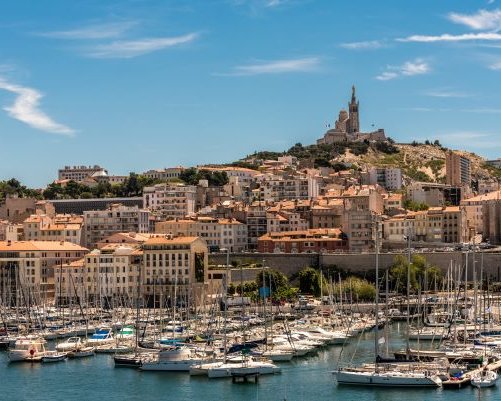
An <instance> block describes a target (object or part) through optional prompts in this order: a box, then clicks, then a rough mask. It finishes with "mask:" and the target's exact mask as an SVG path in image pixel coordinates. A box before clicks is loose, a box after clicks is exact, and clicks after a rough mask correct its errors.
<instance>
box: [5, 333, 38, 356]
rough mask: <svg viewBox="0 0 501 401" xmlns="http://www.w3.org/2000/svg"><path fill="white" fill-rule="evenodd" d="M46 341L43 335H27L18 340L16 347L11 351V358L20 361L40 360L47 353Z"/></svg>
mask: <svg viewBox="0 0 501 401" xmlns="http://www.w3.org/2000/svg"><path fill="white" fill-rule="evenodd" d="M45 344H46V341H45V339H44V338H43V337H37V336H25V337H19V338H18V339H17V340H16V343H15V345H14V349H11V350H10V351H9V360H10V361H11V362H18V361H30V362H35V361H40V360H41V359H42V356H44V355H45V354H46V350H45Z"/></svg>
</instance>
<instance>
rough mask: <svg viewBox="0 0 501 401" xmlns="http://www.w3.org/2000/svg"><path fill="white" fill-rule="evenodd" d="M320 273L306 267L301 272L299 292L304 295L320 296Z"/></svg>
mask: <svg viewBox="0 0 501 401" xmlns="http://www.w3.org/2000/svg"><path fill="white" fill-rule="evenodd" d="M320 280H321V276H320V272H319V271H317V270H315V269H313V268H311V267H306V268H304V269H303V270H301V271H300V272H299V291H300V292H301V293H303V294H312V295H314V296H316V297H318V296H320V287H321V285H320V283H321V281H320Z"/></svg>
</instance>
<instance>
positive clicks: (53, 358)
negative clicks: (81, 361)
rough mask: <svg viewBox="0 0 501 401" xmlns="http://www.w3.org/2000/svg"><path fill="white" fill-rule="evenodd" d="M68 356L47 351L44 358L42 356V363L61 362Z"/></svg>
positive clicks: (64, 353) (63, 353)
mask: <svg viewBox="0 0 501 401" xmlns="http://www.w3.org/2000/svg"><path fill="white" fill-rule="evenodd" d="M67 357H68V354H67V353H66V352H59V351H47V352H46V353H45V355H44V356H42V362H43V363H53V362H62V361H64V360H66V358H67Z"/></svg>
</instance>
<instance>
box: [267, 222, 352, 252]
mask: <svg viewBox="0 0 501 401" xmlns="http://www.w3.org/2000/svg"><path fill="white" fill-rule="evenodd" d="M348 250H349V246H348V237H347V236H346V235H345V234H344V233H343V232H342V231H341V230H340V229H338V228H328V229H320V228H319V229H310V230H304V231H288V232H272V233H267V234H265V235H263V236H262V237H260V238H259V239H258V251H259V252H262V253H332V252H346V251H348Z"/></svg>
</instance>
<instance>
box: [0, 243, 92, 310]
mask: <svg viewBox="0 0 501 401" xmlns="http://www.w3.org/2000/svg"><path fill="white" fill-rule="evenodd" d="M87 252H88V249H86V248H83V247H81V246H80V245H77V244H73V243H70V242H63V241H61V242H59V241H2V242H0V296H1V299H2V300H4V302H5V303H6V304H10V305H15V304H16V302H17V304H18V305H24V304H26V302H28V303H32V304H33V303H36V304H41V303H42V302H44V301H46V300H51V299H53V298H54V295H55V292H54V290H55V289H54V266H60V265H62V264H68V263H70V262H72V261H75V260H78V259H81V258H82V257H83V256H84V255H85V254H86V253H87ZM16 297H17V299H16ZM28 298H29V299H28Z"/></svg>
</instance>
